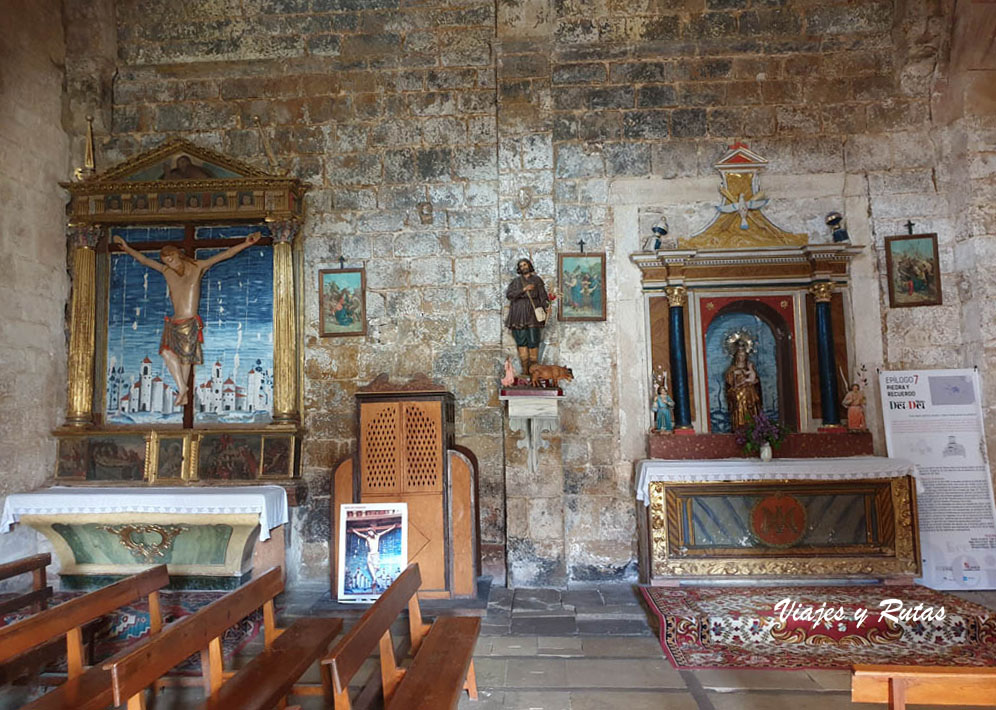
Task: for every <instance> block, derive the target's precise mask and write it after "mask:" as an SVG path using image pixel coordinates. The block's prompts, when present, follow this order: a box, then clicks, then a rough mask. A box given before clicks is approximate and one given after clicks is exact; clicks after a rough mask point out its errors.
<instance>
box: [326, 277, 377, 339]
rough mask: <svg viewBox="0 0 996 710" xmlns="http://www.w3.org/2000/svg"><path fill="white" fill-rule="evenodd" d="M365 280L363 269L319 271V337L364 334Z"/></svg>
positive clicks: (365, 315)
mask: <svg viewBox="0 0 996 710" xmlns="http://www.w3.org/2000/svg"><path fill="white" fill-rule="evenodd" d="M366 290H367V277H366V272H365V271H364V269H322V270H321V271H319V272H318V312H319V318H318V320H319V324H318V331H319V332H318V334H319V335H320V336H322V337H323V338H325V337H337V336H342V335H366V334H367V297H366Z"/></svg>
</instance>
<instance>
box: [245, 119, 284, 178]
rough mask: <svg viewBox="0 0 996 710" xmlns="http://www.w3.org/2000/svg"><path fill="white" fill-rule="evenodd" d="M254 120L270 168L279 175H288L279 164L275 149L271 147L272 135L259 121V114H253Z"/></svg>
mask: <svg viewBox="0 0 996 710" xmlns="http://www.w3.org/2000/svg"><path fill="white" fill-rule="evenodd" d="M252 122H253V123H255V124H256V130H258V131H259V139H260V141H262V143H263V150H264V151H266V160H267V162H268V163H269V164H270V169H271V170H273V172H275V173H276V174H277V175H286V174H287V171H286V170H283V169H282V168H281V167H280V165H278V164H277V159H276V157H275V156H274V155H273V149H272V148H271V147H270V137H269V136H268V135H267V134H266V131H264V130H263V124H262V123H260V121H259V116H253V117H252Z"/></svg>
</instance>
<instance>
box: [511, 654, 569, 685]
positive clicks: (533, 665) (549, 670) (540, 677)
mask: <svg viewBox="0 0 996 710" xmlns="http://www.w3.org/2000/svg"><path fill="white" fill-rule="evenodd" d="M507 663H508V671H507V673H506V676H505V688H517V689H526V688H564V687H566V686H567V672H566V666H565V661H564V659H562V658H510V659H509V660H508V661H507Z"/></svg>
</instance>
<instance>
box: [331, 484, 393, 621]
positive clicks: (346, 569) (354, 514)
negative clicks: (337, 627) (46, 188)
mask: <svg viewBox="0 0 996 710" xmlns="http://www.w3.org/2000/svg"><path fill="white" fill-rule="evenodd" d="M338 552H339V554H338V559H339V569H338V570H337V575H336V577H337V578H338V580H339V582H338V598H339V601H340V602H360V603H363V602H372V601H376V600H377V597H379V596H380V595H381V594H382V593H383V592H384V590H386V589H387V588H388V587H389V586H391V583H392V582H393V581H394V580H395V579H397V577H398V575H400V574H401V573H402V572H403V571H404V569H405V567H406V566H407V564H408V504H407V503H355V504H346V505H340V506H339V551H338Z"/></svg>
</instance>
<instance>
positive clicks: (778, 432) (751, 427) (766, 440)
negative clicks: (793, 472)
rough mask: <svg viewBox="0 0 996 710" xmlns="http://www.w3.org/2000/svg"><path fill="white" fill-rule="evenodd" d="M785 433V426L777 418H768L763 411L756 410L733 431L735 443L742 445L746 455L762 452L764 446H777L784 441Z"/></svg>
mask: <svg viewBox="0 0 996 710" xmlns="http://www.w3.org/2000/svg"><path fill="white" fill-rule="evenodd" d="M787 433H788V431H787V430H786V429H785V427H783V426H782V425H781V424H780V423H779V422H778V421H777V420H774V419H769V418H768V416H767V415H766V414H765V413H764V412H758V413H757V416H756V417H752V418H751V419H749V420H748V421H747V423H746V424H744V425H743V426H742V427H739V428H738V429H737V430H736V431H735V432H734V434H736V437H737V444H738V445H740V446H742V447H743V449H744V455H746V456H753V455H755V454H759V453H762V449H763V448H764V447H768V448H769V449H771V448H777V447H778V446H779V445H780V444H781V443H782V442H783V441H785V435H786V434H787ZM769 456H770V454H769Z"/></svg>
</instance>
